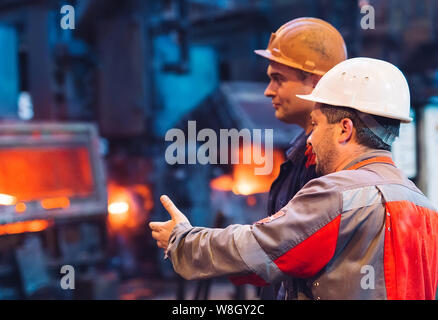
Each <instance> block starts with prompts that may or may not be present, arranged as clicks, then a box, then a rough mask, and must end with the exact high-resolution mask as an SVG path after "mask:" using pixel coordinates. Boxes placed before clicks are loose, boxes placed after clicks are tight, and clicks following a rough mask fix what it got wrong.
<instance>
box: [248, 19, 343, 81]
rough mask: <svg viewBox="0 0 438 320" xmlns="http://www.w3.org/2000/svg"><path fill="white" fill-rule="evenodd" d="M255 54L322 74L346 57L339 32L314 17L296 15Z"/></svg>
mask: <svg viewBox="0 0 438 320" xmlns="http://www.w3.org/2000/svg"><path fill="white" fill-rule="evenodd" d="M255 53H257V54H259V55H261V56H263V57H265V58H268V59H269V60H272V61H276V62H278V63H281V64H284V65H287V66H289V67H293V68H297V69H300V70H303V71H306V72H310V73H314V74H318V75H321V76H322V75H324V74H325V73H326V72H327V71H329V70H330V69H331V68H333V67H334V66H335V65H337V64H338V63H339V62H342V61H344V60H345V59H347V50H346V47H345V42H344V39H343V38H342V36H341V34H340V33H339V31H338V30H336V29H335V27H333V26H332V25H331V24H330V23H328V22H325V21H324V20H321V19H317V18H298V19H294V20H291V21H289V22H287V23H285V24H284V25H282V26H281V27H280V28H279V29H278V30H277V31H276V32H275V33H273V34H272V35H271V39H270V40H269V44H268V48H267V49H266V50H255Z"/></svg>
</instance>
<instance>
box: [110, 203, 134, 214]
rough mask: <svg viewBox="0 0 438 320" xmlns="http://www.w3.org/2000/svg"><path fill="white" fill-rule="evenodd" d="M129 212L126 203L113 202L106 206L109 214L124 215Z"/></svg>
mask: <svg viewBox="0 0 438 320" xmlns="http://www.w3.org/2000/svg"><path fill="white" fill-rule="evenodd" d="M128 211H129V203H127V202H113V203H111V204H110V205H109V206H108V212H109V213H110V214H124V213H127V212H128Z"/></svg>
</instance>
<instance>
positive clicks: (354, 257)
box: [150, 58, 438, 300]
mask: <svg viewBox="0 0 438 320" xmlns="http://www.w3.org/2000/svg"><path fill="white" fill-rule="evenodd" d="M301 98H303V99H308V100H310V101H314V102H316V104H315V107H314V110H313V111H312V113H311V118H312V127H313V130H312V134H311V135H310V137H309V139H308V141H309V143H311V144H312V146H313V150H314V152H315V154H316V158H317V169H318V170H319V171H320V172H321V173H322V174H324V175H323V176H321V177H319V178H316V179H313V180H311V181H310V182H308V183H307V184H306V185H305V186H304V187H303V188H302V189H301V190H300V191H299V192H298V193H297V194H296V195H295V196H294V197H293V199H292V200H291V201H290V202H289V203H287V204H286V205H285V206H284V207H283V208H282V209H281V210H279V211H278V212H277V213H276V214H275V215H273V216H271V217H270V218H269V219H263V220H260V221H258V222H256V223H254V224H252V225H231V226H228V227H227V228H225V229H219V228H215V229H210V228H200V227H193V226H192V225H191V224H190V222H189V221H188V219H187V218H186V216H185V215H184V214H183V213H182V212H181V211H179V210H178V209H177V208H176V206H175V205H174V204H173V203H172V201H171V200H170V199H169V198H168V197H166V196H163V197H162V198H161V201H162V203H163V206H164V207H165V209H166V210H167V211H168V212H169V214H170V217H171V220H169V221H167V222H152V223H150V227H151V229H152V236H153V237H154V239H156V240H157V243H158V245H159V246H160V247H162V248H164V249H165V250H166V253H167V254H168V256H169V258H170V259H171V261H172V264H173V266H174V269H175V271H176V272H177V273H179V274H180V275H182V276H183V277H185V278H187V279H202V278H210V277H216V276H228V277H230V279H231V280H232V281H233V282H234V283H235V284H237V285H239V284H244V283H250V284H253V285H256V286H266V285H268V284H271V283H278V282H280V281H283V282H282V283H283V284H286V286H285V287H284V290H285V295H284V296H282V298H284V299H315V300H320V299H356V300H357V299H397V300H400V299H435V295H436V292H437V285H438V241H437V238H436V235H437V234H438V212H437V210H436V208H434V207H433V206H432V204H431V203H430V201H429V200H428V199H427V198H426V196H425V195H424V194H423V193H422V192H421V191H420V190H419V189H418V188H417V187H416V186H415V184H414V183H412V182H411V181H409V180H408V179H407V178H406V176H405V175H404V174H403V172H401V171H400V170H399V169H397V167H396V166H395V164H394V162H393V161H392V159H391V153H390V151H388V148H390V146H391V143H392V141H393V137H394V136H396V135H397V131H398V129H399V125H400V122H401V121H405V122H407V121H410V118H409V88H408V86H407V85H406V80H405V78H404V76H403V74H402V73H401V72H400V70H398V69H397V68H396V67H395V66H393V65H392V64H389V63H387V62H384V61H381V60H376V59H368V58H356V59H350V60H346V61H344V62H341V63H340V64H338V65H337V66H336V67H334V68H333V69H332V70H330V71H329V72H328V73H327V74H326V75H324V76H323V77H322V79H321V80H320V82H319V83H318V85H317V86H316V88H315V89H314V90H313V92H312V93H310V94H309V95H305V96H302V97H301ZM379 99H380V100H379ZM379 101H380V103H379ZM362 119H365V120H362ZM368 121H369V122H368ZM288 279H301V280H302V281H303V282H304V283H306V286H304V287H300V288H297V287H295V286H290V287H289V286H288V285H287V284H288V283H289V282H288V281H287V280H288ZM284 280H286V281H284Z"/></svg>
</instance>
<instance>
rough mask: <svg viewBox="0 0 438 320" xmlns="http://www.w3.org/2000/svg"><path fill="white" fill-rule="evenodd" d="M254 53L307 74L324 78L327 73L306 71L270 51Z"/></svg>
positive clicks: (261, 50)
mask: <svg viewBox="0 0 438 320" xmlns="http://www.w3.org/2000/svg"><path fill="white" fill-rule="evenodd" d="M254 52H255V53H256V54H258V55H259V56H262V57H264V58H266V59H269V60H271V61H275V62H277V63H280V64H283V65H285V66H288V67H291V68H295V69H299V70H303V71H305V72H309V73H313V74H316V75H319V76H323V75H324V74H325V72H323V71H320V70H316V69H315V70H306V69H305V68H303V66H301V65H299V64H295V63H292V62H290V61H288V60H286V59H282V58H278V57H276V56H274V55H273V54H272V53H271V52H270V51H269V50H263V49H259V50H254Z"/></svg>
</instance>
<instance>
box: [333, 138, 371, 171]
mask: <svg viewBox="0 0 438 320" xmlns="http://www.w3.org/2000/svg"><path fill="white" fill-rule="evenodd" d="M370 151H373V149H370V148H367V147H363V146H359V145H358V146H356V147H355V148H353V150H350V151H348V152H343V153H339V154H344V156H341V158H340V159H339V161H338V162H337V165H336V166H335V170H334V171H333V172H337V171H340V170H343V169H344V168H345V167H346V166H347V165H348V164H349V163H351V162H352V161H353V160H354V159H356V158H358V157H360V156H361V155H363V154H365V153H368V152H370Z"/></svg>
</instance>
